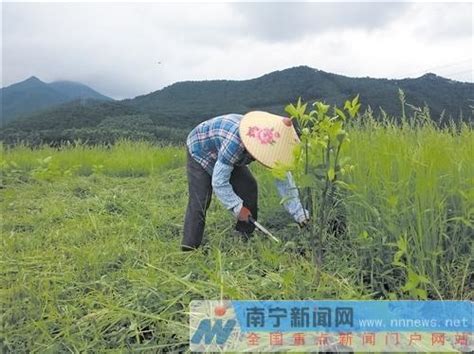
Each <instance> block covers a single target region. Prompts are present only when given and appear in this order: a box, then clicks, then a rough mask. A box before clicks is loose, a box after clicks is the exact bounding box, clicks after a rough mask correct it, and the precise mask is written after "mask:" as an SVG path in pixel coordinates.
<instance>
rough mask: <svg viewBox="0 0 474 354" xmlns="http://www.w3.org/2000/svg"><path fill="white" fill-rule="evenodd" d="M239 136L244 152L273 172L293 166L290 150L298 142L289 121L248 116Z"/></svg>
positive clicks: (259, 114)
mask: <svg viewBox="0 0 474 354" xmlns="http://www.w3.org/2000/svg"><path fill="white" fill-rule="evenodd" d="M239 133H240V138H241V139H242V142H243V143H244V146H245V148H246V149H247V151H248V152H249V153H250V155H252V156H253V157H254V158H255V159H256V160H257V161H259V162H260V163H262V164H263V165H265V166H267V167H270V168H273V167H275V166H276V165H277V164H278V165H283V166H289V165H291V164H292V163H293V150H294V148H295V146H296V145H297V144H298V143H299V142H300V140H299V138H298V135H297V134H296V131H295V128H294V127H293V124H292V122H291V120H290V119H289V118H285V117H281V116H277V115H275V114H271V113H267V112H261V111H253V112H249V113H247V114H245V115H244V117H243V118H242V120H241V121H240V127H239Z"/></svg>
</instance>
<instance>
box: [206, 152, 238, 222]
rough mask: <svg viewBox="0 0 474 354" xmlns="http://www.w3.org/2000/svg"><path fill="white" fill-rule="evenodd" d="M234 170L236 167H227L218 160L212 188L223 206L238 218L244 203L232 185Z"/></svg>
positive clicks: (213, 174)
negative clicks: (231, 177)
mask: <svg viewBox="0 0 474 354" xmlns="http://www.w3.org/2000/svg"><path fill="white" fill-rule="evenodd" d="M233 169H234V166H232V165H227V164H225V163H223V162H222V161H220V160H219V159H218V160H217V162H216V164H215V165H214V171H213V172H212V188H213V190H214V193H215V194H216V197H217V199H219V201H220V202H221V203H222V205H224V207H225V208H226V209H227V210H230V211H232V212H233V213H234V215H235V216H236V217H238V215H239V213H240V210H241V209H242V205H243V203H242V199H241V198H240V197H239V196H238V195H237V194H235V192H234V190H233V189H232V186H231V184H230V175H231V174H232V170H233Z"/></svg>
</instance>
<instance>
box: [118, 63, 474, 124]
mask: <svg viewBox="0 0 474 354" xmlns="http://www.w3.org/2000/svg"><path fill="white" fill-rule="evenodd" d="M399 88H401V89H402V90H404V91H405V94H406V97H407V100H408V102H409V103H411V104H413V105H416V106H423V105H424V104H425V103H426V104H427V105H428V106H429V107H430V109H431V112H432V114H433V118H435V119H436V117H437V116H439V115H440V114H441V113H442V112H443V111H445V114H447V115H448V116H449V115H451V116H453V117H455V118H456V119H457V116H458V115H460V113H461V112H462V115H463V116H464V117H466V116H469V115H470V114H471V109H470V107H469V104H473V102H472V101H469V99H471V100H472V99H474V84H472V83H463V82H457V81H452V80H449V79H445V78H442V77H440V76H437V75H435V74H426V75H423V76H421V77H419V78H416V79H402V80H389V79H374V78H351V77H346V76H342V75H337V74H332V73H328V72H324V71H321V70H316V69H313V68H310V67H307V66H299V67H294V68H290V69H285V70H282V71H275V72H272V73H269V74H266V75H263V76H261V77H259V78H256V79H251V80H243V81H229V80H212V81H186V82H178V83H175V84H172V85H170V86H168V87H166V88H164V89H162V90H158V91H155V92H152V93H150V94H147V95H143V96H138V97H135V98H134V99H131V100H125V101H123V102H124V103H128V104H130V105H132V106H134V107H136V108H137V109H140V110H142V111H144V112H148V113H149V114H150V115H151V117H152V118H154V120H157V121H160V122H163V123H165V122H166V120H168V119H172V120H173V124H177V125H179V126H183V127H188V126H189V125H190V123H191V124H194V123H195V122H197V121H199V120H202V119H204V118H207V117H210V116H212V115H216V114H221V113H226V112H237V113H245V112H248V111H250V110H254V109H263V110H268V111H271V112H274V113H279V114H282V113H283V112H284V111H283V108H284V106H285V105H286V104H287V103H289V102H295V101H296V100H297V99H298V97H302V99H303V100H305V101H314V100H323V101H326V102H327V103H330V104H341V103H342V102H343V101H344V100H346V99H348V98H349V97H353V96H355V95H356V94H360V99H361V102H362V103H363V105H364V106H363V107H364V108H366V107H367V106H368V105H370V106H371V107H372V109H374V110H376V111H379V107H382V108H383V109H384V111H385V112H386V113H388V114H391V115H400V114H401V106H400V101H399V99H398V89H399ZM183 108H184V109H183ZM181 123H182V124H181Z"/></svg>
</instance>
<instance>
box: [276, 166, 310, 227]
mask: <svg viewBox="0 0 474 354" xmlns="http://www.w3.org/2000/svg"><path fill="white" fill-rule="evenodd" d="M275 185H276V187H277V189H278V193H279V194H280V196H281V197H282V198H283V199H285V201H284V202H283V205H284V207H285V209H286V210H287V211H288V213H289V214H290V215H291V216H292V217H293V218H294V219H295V221H296V222H297V223H301V222H304V221H305V220H308V219H309V212H308V211H307V210H305V209H304V208H303V205H302V204H301V201H300V198H299V195H298V189H297V188H296V184H295V181H294V180H293V175H292V174H291V172H287V174H286V178H285V179H275Z"/></svg>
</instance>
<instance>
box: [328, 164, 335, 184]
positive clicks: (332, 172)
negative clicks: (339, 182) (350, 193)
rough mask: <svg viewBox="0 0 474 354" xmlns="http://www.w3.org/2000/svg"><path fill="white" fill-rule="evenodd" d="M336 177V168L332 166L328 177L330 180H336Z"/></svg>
mask: <svg viewBox="0 0 474 354" xmlns="http://www.w3.org/2000/svg"><path fill="white" fill-rule="evenodd" d="M335 177H336V172H334V168H333V167H331V168H330V169H329V170H328V178H329V180H330V181H331V182H332V181H334V178H335Z"/></svg>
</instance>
